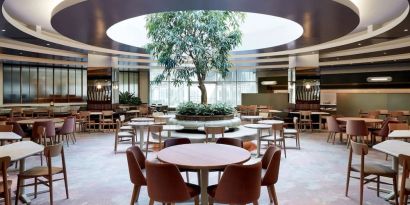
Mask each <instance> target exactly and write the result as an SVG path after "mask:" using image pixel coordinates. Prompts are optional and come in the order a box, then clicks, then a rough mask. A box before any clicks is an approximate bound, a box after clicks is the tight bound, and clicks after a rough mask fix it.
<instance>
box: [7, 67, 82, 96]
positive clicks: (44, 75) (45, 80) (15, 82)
mask: <svg viewBox="0 0 410 205" xmlns="http://www.w3.org/2000/svg"><path fill="white" fill-rule="evenodd" d="M83 78H85V79H86V78H87V72H86V69H85V68H75V67H64V66H41V65H19V64H6V63H5V64H3V79H4V80H3V99H4V103H48V102H50V101H54V102H82V101H84V99H85V97H84V96H83V95H84V94H86V91H85V90H84V83H85V82H86V81H83V80H82V79H83Z"/></svg>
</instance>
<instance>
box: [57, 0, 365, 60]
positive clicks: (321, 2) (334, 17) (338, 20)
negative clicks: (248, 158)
mask: <svg viewBox="0 0 410 205" xmlns="http://www.w3.org/2000/svg"><path fill="white" fill-rule="evenodd" d="M64 2H66V1H64ZM180 10H229V11H241V12H250V13H259V14H265V15H269V16H273V17H275V16H276V17H280V18H283V19H288V22H293V23H295V24H299V25H301V27H303V34H302V36H301V37H299V38H297V37H294V36H293V38H294V39H291V38H288V39H285V40H283V39H282V41H281V42H270V45H268V46H269V48H266V46H267V44H266V43H265V44H263V45H262V43H261V44H257V43H251V44H253V45H257V46H253V47H243V48H238V49H237V50H247V51H242V52H243V53H246V52H249V49H259V48H264V49H263V50H264V51H265V52H266V51H283V50H289V49H296V48H302V47H306V46H312V45H316V44H320V43H324V42H328V41H331V40H334V39H337V38H339V37H342V36H344V35H346V34H348V33H350V32H351V31H353V30H354V29H355V28H356V27H357V25H358V24H359V16H358V14H356V13H355V12H354V11H353V10H352V9H350V8H349V7H347V6H344V5H342V4H339V3H337V2H335V1H329V0H293V1H289V0H276V1H266V0H237V1H235V3H232V1H230V0H208V1H201V0H167V1H163V0H150V1H145V0H122V1H121V2H120V3H119V2H118V0H87V1H82V2H79V3H77V4H74V5H71V6H69V7H66V8H62V6H61V5H59V6H57V7H56V9H55V12H54V15H53V16H52V19H51V25H52V26H53V28H54V29H55V30H56V31H57V32H59V33H61V34H62V35H64V36H66V37H68V38H71V39H74V40H77V41H80V42H83V43H86V44H90V45H94V46H99V47H104V48H110V49H116V50H129V47H141V46H142V45H140V44H133V43H129V42H126V41H124V40H119V39H116V40H115V41H114V40H112V39H111V38H110V37H108V35H107V34H106V32H107V30H108V29H109V28H110V27H111V26H113V25H115V24H116V23H119V22H121V21H126V20H127V19H132V18H134V17H139V16H143V15H146V14H150V13H158V12H165V11H180ZM342 22H343V23H342ZM258 26H259V28H263V27H265V26H266V28H267V27H269V26H270V25H269V22H259V25H258ZM255 32H256V30H255ZM269 32H274V31H269ZM276 32H277V31H276ZM128 35H132V33H131V34H128ZM271 36H274V34H272V33H271ZM263 38H265V37H263ZM271 38H272V37H271ZM295 39H296V40H295ZM117 41H118V42H117ZM243 41H248V39H246V38H244V39H243ZM126 44H128V45H126ZM281 44H282V45H281ZM245 45H246V43H245ZM141 51H143V49H141ZM238 53H241V52H238Z"/></svg>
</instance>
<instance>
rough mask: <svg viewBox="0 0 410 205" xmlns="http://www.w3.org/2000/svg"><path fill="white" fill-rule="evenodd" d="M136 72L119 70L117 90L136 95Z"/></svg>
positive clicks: (137, 74) (137, 75) (137, 76)
mask: <svg viewBox="0 0 410 205" xmlns="http://www.w3.org/2000/svg"><path fill="white" fill-rule="evenodd" d="M138 78H139V73H138V72H132V71H120V74H119V90H120V92H130V93H133V94H134V95H135V96H138V95H139V93H138Z"/></svg>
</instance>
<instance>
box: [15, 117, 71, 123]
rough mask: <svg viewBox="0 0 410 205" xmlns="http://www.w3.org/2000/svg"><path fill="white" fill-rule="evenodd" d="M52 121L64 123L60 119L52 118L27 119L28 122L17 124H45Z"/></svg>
mask: <svg viewBox="0 0 410 205" xmlns="http://www.w3.org/2000/svg"><path fill="white" fill-rule="evenodd" d="M47 121H53V122H54V123H59V122H64V119H61V118H52V119H28V120H19V121H17V123H19V124H34V123H35V122H47Z"/></svg>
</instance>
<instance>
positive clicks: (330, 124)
mask: <svg viewBox="0 0 410 205" xmlns="http://www.w3.org/2000/svg"><path fill="white" fill-rule="evenodd" d="M326 123H327V130H328V131H329V132H341V131H342V129H341V128H340V126H339V123H338V122H337V120H336V118H335V117H334V116H328V117H326Z"/></svg>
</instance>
